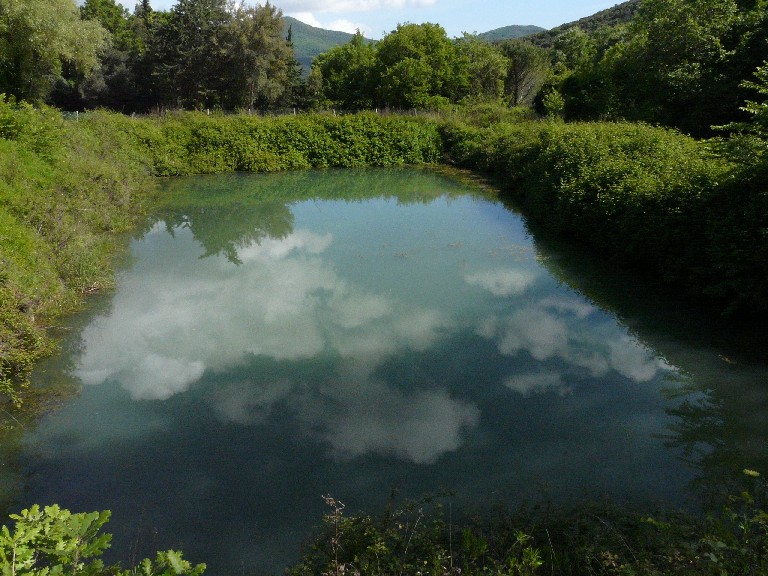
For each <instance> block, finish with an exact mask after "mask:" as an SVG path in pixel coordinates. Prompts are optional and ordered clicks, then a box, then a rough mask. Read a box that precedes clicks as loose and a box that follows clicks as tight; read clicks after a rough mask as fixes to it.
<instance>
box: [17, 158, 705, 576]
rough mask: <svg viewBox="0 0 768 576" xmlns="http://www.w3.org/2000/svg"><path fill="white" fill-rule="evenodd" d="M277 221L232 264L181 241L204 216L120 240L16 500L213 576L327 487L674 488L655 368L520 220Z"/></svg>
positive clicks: (350, 205) (367, 491) (448, 205)
mask: <svg viewBox="0 0 768 576" xmlns="http://www.w3.org/2000/svg"><path fill="white" fill-rule="evenodd" d="M384 174H386V173H384ZM377 177H379V178H382V177H385V176H382V175H381V174H380V175H378V176H377ZM421 177H423V175H422V176H421ZM256 178H258V177H256ZM430 178H433V180H434V186H435V187H438V188H439V187H440V186H449V184H447V183H446V181H445V180H444V179H442V178H440V177H439V176H434V175H433V176H430ZM254 182H255V185H256V186H258V180H254ZM450 186H451V187H455V186H456V184H453V183H452V184H450ZM454 192H455V191H454ZM290 210H291V213H292V224H291V225H290V226H289V229H288V230H286V231H284V233H282V234H280V235H278V236H275V237H270V236H266V237H260V238H259V239H258V241H249V240H246V241H242V239H239V240H238V239H234V241H233V242H232V243H230V245H231V246H235V248H234V250H235V252H236V254H233V253H232V252H231V250H230V252H229V253H228V254H225V253H223V252H221V251H217V250H213V251H212V250H211V249H210V246H204V245H202V244H201V242H200V240H199V239H196V236H195V227H196V226H200V225H201V223H200V222H199V220H200V219H202V218H204V217H205V216H203V214H204V213H205V212H206V211H202V212H201V214H197V215H196V216H195V219H194V220H189V219H188V220H187V221H186V223H185V224H183V225H179V224H178V223H176V224H173V225H169V224H168V222H158V223H157V224H155V225H154V226H152V228H151V229H150V230H149V231H148V232H147V233H146V234H145V235H144V237H143V238H142V239H141V240H138V241H136V242H134V244H133V253H134V255H135V262H134V264H133V265H132V266H131V268H130V269H128V270H125V271H124V272H123V273H122V274H121V276H120V281H119V289H118V291H117V292H116V294H115V295H114V297H113V299H112V302H111V309H110V310H109V311H108V312H107V313H105V314H103V315H99V316H96V317H94V318H93V319H92V320H91V321H90V323H89V324H88V325H87V326H86V327H85V329H84V330H83V332H82V334H81V342H80V349H79V354H78V355H77V356H76V357H75V359H74V360H75V366H76V367H75V370H74V373H75V375H76V377H77V378H79V380H80V381H81V382H82V383H83V384H84V385H85V388H84V390H83V394H82V395H81V396H80V397H79V398H77V399H75V400H73V402H72V403H71V404H70V405H68V406H67V407H65V408H64V409H62V410H61V411H59V412H57V413H55V414H53V415H52V416H51V417H50V418H48V419H47V420H46V421H45V422H44V423H43V424H42V425H41V426H40V428H39V430H38V431H37V432H36V434H35V435H34V437H33V438H32V439H31V441H30V444H31V446H33V450H34V452H35V455H36V457H37V458H39V460H38V463H37V464H36V471H37V472H38V474H37V476H36V477H35V478H36V480H33V481H32V482H31V483H30V489H29V497H30V498H31V499H34V500H42V499H44V498H46V497H48V496H50V497H51V498H53V500H56V501H58V502H61V503H62V504H63V505H68V506H71V507H73V508H76V509H89V508H111V509H112V510H113V514H114V520H113V521H112V523H111V524H110V528H111V530H112V531H114V532H115V534H116V543H115V547H116V548H118V547H119V546H121V545H123V546H124V545H126V544H128V545H130V544H131V543H133V544H137V543H140V544H141V546H144V545H147V546H148V545H149V543H148V542H147V540H148V537H147V536H146V535H145V536H141V530H142V526H145V527H149V526H151V527H152V529H155V528H156V529H157V531H156V534H155V536H154V537H153V538H154V539H155V540H156V541H157V542H158V544H157V545H160V546H162V545H171V546H177V545H179V546H183V547H184V548H185V549H193V550H195V554H196V555H198V556H199V557H198V558H197V559H199V560H206V561H208V562H209V564H210V565H211V569H212V570H213V572H212V573H213V574H223V573H227V572H231V570H233V569H237V568H238V567H241V566H246V567H248V568H251V567H252V566H254V565H258V566H266V567H267V568H272V569H273V570H275V571H279V569H280V566H281V563H283V562H287V561H290V560H291V558H292V556H293V555H295V544H296V542H297V541H300V540H301V539H302V538H304V537H306V532H305V531H306V529H307V527H308V525H312V524H314V523H316V522H317V521H318V520H319V518H320V514H321V513H322V503H321V501H320V495H321V494H324V493H333V494H334V496H336V497H337V498H340V499H341V500H343V501H345V502H347V503H348V505H350V507H351V508H352V509H357V508H361V507H374V506H376V505H378V504H380V503H381V502H383V501H384V499H386V497H387V496H388V494H389V491H390V489H392V488H398V489H400V490H401V491H402V493H403V494H404V495H405V496H411V497H417V496H419V495H421V494H423V493H426V492H434V491H436V490H439V489H449V490H454V491H455V492H456V494H457V498H458V500H459V501H475V502H479V501H485V502H488V503H490V502H492V501H494V500H506V501H509V502H518V501H520V499H521V498H526V497H541V496H544V497H554V498H555V499H564V500H566V501H569V500H574V499H579V498H582V497H595V496H599V495H601V494H604V493H608V494H612V495H613V496H614V497H617V498H619V499H622V498H630V499H639V500H650V499H654V498H660V499H664V498H669V499H672V500H675V499H677V498H679V497H680V494H681V492H682V487H683V485H684V484H685V482H686V481H687V480H689V479H690V476H691V473H690V471H689V470H687V469H686V468H685V467H684V466H682V465H681V463H680V462H679V461H678V460H677V459H676V457H675V456H676V455H675V454H674V453H673V451H669V450H665V449H664V447H663V445H662V442H661V441H660V440H658V439H657V438H655V437H654V436H655V435H657V434H659V433H663V432H664V431H665V429H666V427H667V425H668V422H669V420H670V419H669V417H668V416H667V415H666V414H665V412H664V407H665V405H664V401H663V399H662V397H661V395H660V389H661V388H662V387H663V386H665V385H669V382H668V381H667V379H668V377H669V376H671V375H674V371H673V369H672V367H670V366H669V365H667V363H666V362H665V361H664V360H663V359H662V358H660V357H658V356H657V355H656V354H655V353H654V352H653V351H651V350H649V349H647V348H646V347H645V346H643V345H642V344H641V343H639V342H638V341H637V340H636V339H635V338H634V337H633V336H632V335H631V334H630V333H629V332H628V331H627V329H626V328H625V327H623V326H621V325H620V324H619V323H618V322H617V321H616V320H615V319H614V318H613V317H611V316H610V315H608V314H607V313H605V312H603V311H601V310H599V309H598V308H596V307H594V306H593V305H592V304H591V303H589V302H588V301H586V300H585V299H584V298H582V297H581V296H580V295H578V294H577V293H575V292H573V291H570V290H569V289H568V288H567V287H564V286H562V285H560V284H559V283H558V282H557V281H556V280H555V279H553V278H552V277H551V276H550V275H549V274H548V273H547V270H546V268H544V267H543V266H542V265H541V263H540V262H538V261H537V259H536V253H535V252H534V250H533V248H532V246H531V243H530V241H529V240H528V238H527V237H526V234H525V230H524V227H523V224H522V222H521V221H520V219H519V217H518V216H516V215H515V214H513V213H510V212H508V211H507V210H506V209H505V208H504V207H503V206H501V205H500V204H497V203H493V202H489V201H486V200H482V199H479V198H477V197H474V196H455V194H451V195H447V196H439V195H438V196H437V197H436V198H435V199H433V200H429V201H422V202H419V203H402V202H398V201H397V200H396V199H394V198H375V199H371V200H368V201H365V202H347V201H333V200H323V201H317V200H314V201H307V202H297V203H295V204H293V205H291V206H290ZM208 217H209V218H211V219H212V220H211V221H208V222H207V223H206V224H205V226H207V227H211V226H214V225H215V224H216V221H215V220H216V211H215V210H209V211H208ZM195 220H198V221H197V222H196V221H195ZM224 225H226V223H224ZM169 226H170V231H171V232H172V234H169ZM224 233H225V232H224ZM51 470H56V475H55V478H56V479H55V480H53V481H51V480H50V478H47V477H46V476H47V472H49V471H51ZM54 495H55V496H54ZM217 530H226V533H227V534H229V535H232V536H231V537H232V539H233V542H230V543H227V544H222V543H221V542H220V539H221V534H220V533H217ZM121 559H123V560H124V558H122V557H121Z"/></svg>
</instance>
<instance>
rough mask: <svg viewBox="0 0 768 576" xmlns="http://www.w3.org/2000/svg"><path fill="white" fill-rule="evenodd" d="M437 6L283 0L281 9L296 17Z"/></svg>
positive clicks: (388, 0)
mask: <svg viewBox="0 0 768 576" xmlns="http://www.w3.org/2000/svg"><path fill="white" fill-rule="evenodd" d="M435 4H437V0H330V1H327V0H281V2H280V7H281V8H282V9H283V13H285V14H291V15H294V14H297V13H314V12H370V11H373V10H391V9H393V8H394V9H397V8H410V7H414V8H423V7H426V6H434V5H435ZM297 18H298V17H297ZM302 21H303V20H302Z"/></svg>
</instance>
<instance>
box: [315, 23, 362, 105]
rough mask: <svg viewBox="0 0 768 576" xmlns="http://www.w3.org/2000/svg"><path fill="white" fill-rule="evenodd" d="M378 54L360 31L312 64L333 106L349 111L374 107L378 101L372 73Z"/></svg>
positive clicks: (324, 92)
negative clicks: (376, 100)
mask: <svg viewBox="0 0 768 576" xmlns="http://www.w3.org/2000/svg"><path fill="white" fill-rule="evenodd" d="M375 64H376V53H375V50H374V48H373V46H372V45H371V44H370V43H369V42H368V41H367V40H366V39H365V38H363V35H362V34H361V33H360V31H359V30H358V31H357V33H356V34H355V35H354V36H353V37H352V39H351V40H350V41H349V42H347V43H346V44H343V45H341V46H335V47H334V48H331V49H330V50H329V51H328V52H325V53H324V54H320V55H319V56H318V57H317V58H315V61H314V62H313V63H312V69H313V71H314V72H315V78H317V76H318V74H319V77H320V78H321V79H322V91H323V95H324V96H325V98H326V99H327V100H328V101H329V103H330V104H331V105H333V106H338V107H339V108H343V109H346V110H360V109H366V108H372V107H373V104H374V101H375V99H376V94H375V90H374V85H373V74H374V70H375Z"/></svg>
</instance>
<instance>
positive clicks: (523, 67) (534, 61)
mask: <svg viewBox="0 0 768 576" xmlns="http://www.w3.org/2000/svg"><path fill="white" fill-rule="evenodd" d="M500 48H501V52H502V54H503V55H504V56H505V57H506V58H507V78H506V82H505V90H504V91H505V93H506V94H507V96H508V98H509V103H510V106H523V105H528V106H530V105H531V104H532V103H533V99H534V97H535V96H536V94H537V93H538V91H539V88H541V86H542V85H543V84H544V82H545V81H546V80H547V77H548V76H549V73H550V72H549V67H550V63H549V54H548V53H547V52H546V51H545V50H544V49H542V48H539V47H538V46H534V45H533V44H531V43H530V42H526V41H525V40H509V41H506V42H503V43H502V44H500Z"/></svg>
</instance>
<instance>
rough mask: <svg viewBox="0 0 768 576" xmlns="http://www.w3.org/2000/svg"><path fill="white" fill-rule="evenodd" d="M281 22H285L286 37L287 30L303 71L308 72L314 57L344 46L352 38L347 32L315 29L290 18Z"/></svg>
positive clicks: (285, 17) (286, 17)
mask: <svg viewBox="0 0 768 576" xmlns="http://www.w3.org/2000/svg"><path fill="white" fill-rule="evenodd" d="M283 21H284V22H285V24H284V26H285V33H286V35H287V34H288V30H289V29H290V30H291V41H292V42H293V50H294V52H295V53H296V60H298V61H299V63H300V64H301V66H302V68H304V70H305V71H308V70H309V68H310V67H311V66H312V60H314V58H315V56H317V55H318V54H322V53H323V52H327V51H328V50H330V49H331V48H333V47H334V46H339V45H340V44H346V43H347V42H349V41H350V40H351V39H352V36H353V34H349V33H347V32H337V31H336V30H325V29H323V28H315V27H314V26H310V25H309V24H304V22H301V21H299V20H296V18H291V17H290V16H284V17H283Z"/></svg>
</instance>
